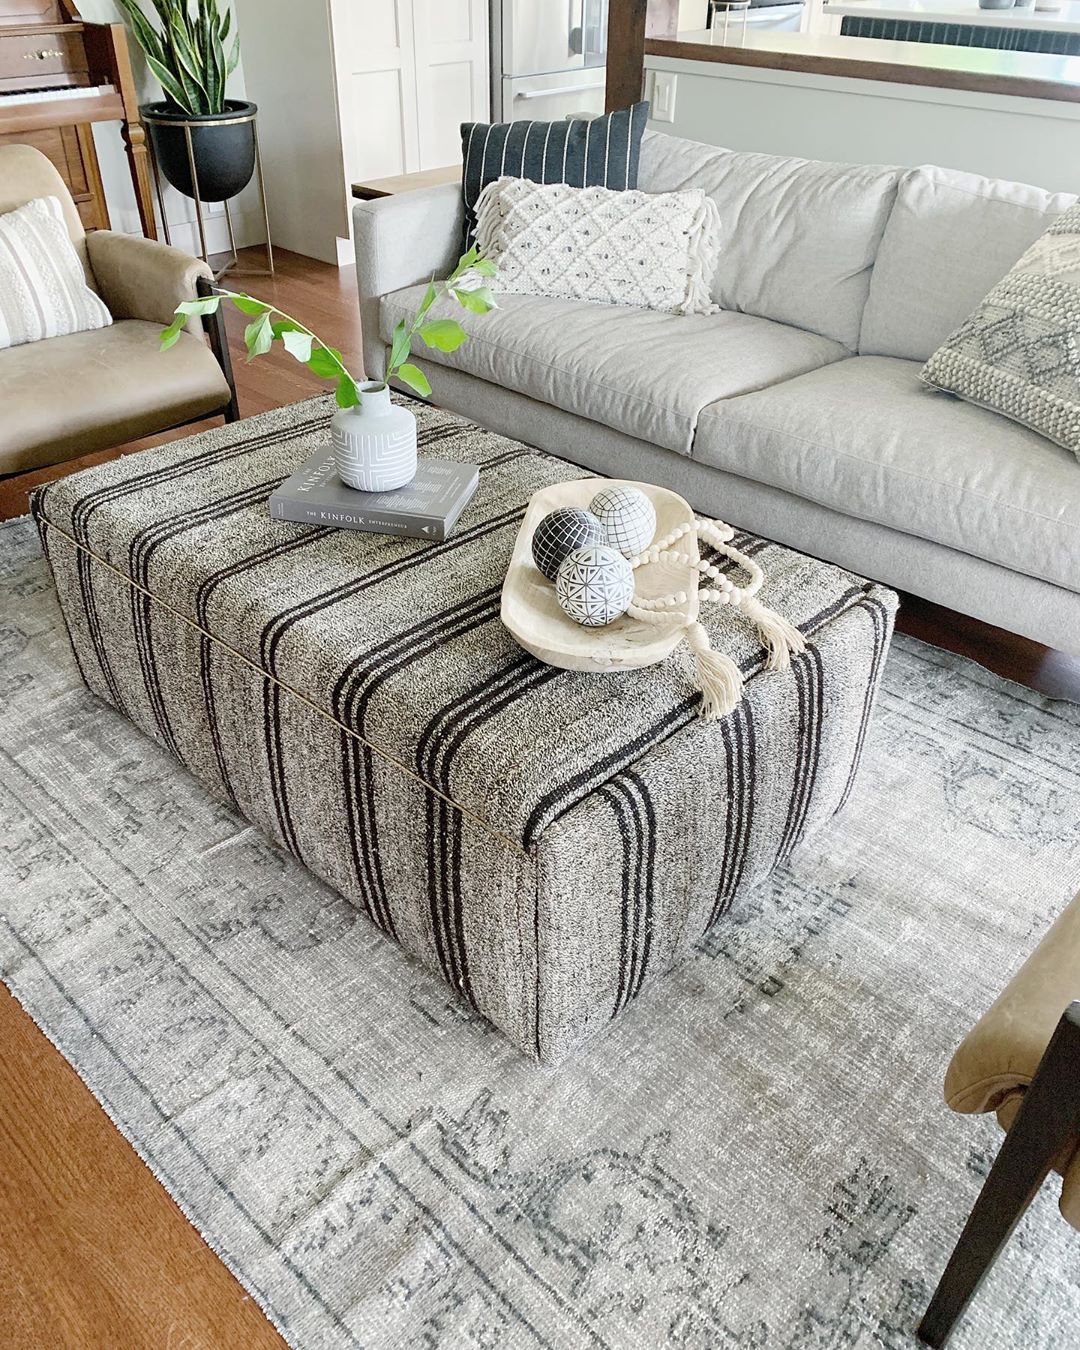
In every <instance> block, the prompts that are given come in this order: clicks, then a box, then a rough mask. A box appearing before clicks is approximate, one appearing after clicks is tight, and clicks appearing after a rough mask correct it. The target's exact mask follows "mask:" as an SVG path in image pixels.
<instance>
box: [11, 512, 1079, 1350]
mask: <svg viewBox="0 0 1080 1350" xmlns="http://www.w3.org/2000/svg"><path fill="white" fill-rule="evenodd" d="M0 794H2V796H3V808H2V811H3V816H2V818H3V823H4V829H3V835H2V837H0V969H2V972H3V977H4V979H5V981H6V983H7V984H8V985H9V986H10V988H11V989H12V990H13V991H14V993H15V995H16V996H17V997H18V998H19V1000H20V1001H21V1002H22V1003H23V1005H24V1006H25V1007H26V1008H27V1010H28V1011H29V1012H30V1014H31V1015H32V1016H33V1017H34V1019H35V1021H36V1022H37V1023H38V1024H39V1025H40V1026H41V1027H42V1028H43V1029H44V1030H45V1032H46V1033H47V1034H48V1036H49V1037H50V1038H51V1039H52V1040H53V1042H54V1043H55V1044H56V1045H57V1046H58V1047H59V1049H60V1050H61V1051H62V1053H63V1054H64V1055H65V1056H66V1057H67V1058H68V1059H69V1060H70V1061H71V1063H72V1064H73V1065H74V1066H75V1067H76V1069H77V1070H78V1072H79V1073H80V1074H81V1076H82V1077H83V1079H84V1080H85V1081H86V1082H87V1084H88V1085H89V1086H90V1088H91V1089H92V1091H93V1092H94V1094H95V1095H96V1096H97V1097H98V1099H99V1100H100V1101H101V1102H102V1103H103V1105H104V1106H105V1108H106V1110H107V1111H108V1112H109V1114H110V1116H111V1117H112V1119H113V1120H114V1121H115V1122H116V1124H117V1125H118V1126H119V1128H120V1129H121V1130H122V1131H123V1133H124V1134H125V1136H126V1137H127V1138H128V1139H129V1140H131V1142H132V1143H133V1145H134V1146H135V1148H136V1149H137V1150H138V1151H139V1153H140V1155H141V1156H142V1157H143V1158H144V1159H145V1160H146V1162H147V1163H148V1165H149V1166H150V1167H151V1168H152V1169H153V1171H154V1172H155V1173H156V1175H157V1176H158V1177H160V1178H161V1180H162V1181H163V1182H164V1184H165V1185H166V1187H167V1188H168V1189H169V1191H170V1193H171V1194H172V1195H173V1196H174V1197H175V1198H176V1200H177V1201H178V1203H179V1204H180V1206H181V1207H182V1208H183V1210H184V1212H185V1213H186V1214H187V1215H188V1216H189V1217H190V1219H191V1221H192V1222H193V1223H194V1224H195V1225H196V1227H197V1228H198V1229H199V1231H200V1232H201V1233H203V1234H204V1235H205V1237H206V1239H207V1241H208V1242H209V1243H210V1245H211V1246H212V1247H213V1248H214V1250H215V1251H217V1252H219V1253H220V1254H221V1256H222V1257H223V1258H224V1260H225V1261H226V1262H227V1264H228V1265H229V1266H230V1267H231V1268H232V1269H233V1270H234V1271H235V1272H236V1273H237V1274H238V1276H239V1277H240V1279H241V1280H242V1281H243V1283H244V1284H245V1285H246V1287H247V1288H248V1289H249V1290H250V1291H251V1293H252V1294H253V1295H254V1296H255V1297H256V1298H257V1299H258V1301H259V1303H260V1304H261V1305H262V1307H263V1308H264V1309H265V1310H266V1312H267V1314H268V1316H269V1317H270V1318H271V1319H272V1320H273V1322H274V1323H275V1324H276V1325H277V1326H278V1327H279V1328H280V1329H281V1331H282V1333H283V1334H284V1335H285V1337H286V1338H287V1339H288V1340H289V1341H290V1342H291V1343H292V1344H293V1345H296V1346H303V1347H322V1346H325V1347H335V1348H336V1347H343V1346H354V1345H355V1346H360V1345H362V1346H369V1347H375V1348H377V1350H382V1348H384V1347H393V1348H394V1350H398V1347H459V1346H460V1347H470V1348H475V1350H496V1347H534V1346H541V1347H549V1350H563V1348H564V1347H578V1346H581V1347H591V1348H592V1350H603V1348H604V1347H612V1348H613V1350H614V1348H615V1347H620V1348H621V1347H635V1348H636V1347H645V1348H647V1347H654V1346H655V1347H659V1346H668V1345H675V1346H683V1347H693V1348H694V1350H713V1348H714V1347H745V1348H746V1350H751V1348H753V1350H758V1348H759V1347H780V1348H784V1350H786V1348H789V1347H791V1348H794V1347H821V1348H824V1347H833V1346H836V1347H841V1346H843V1347H846V1346H865V1347H879V1348H880V1347H885V1348H886V1350H892V1348H893V1347H909V1346H912V1345H914V1340H913V1335H912V1333H913V1329H914V1326H915V1324H916V1322H917V1320H918V1317H919V1315H920V1313H921V1310H922V1308H923V1307H924V1305H925V1303H926V1300H927V1298H928V1296H929V1293H930V1291H931V1288H932V1286H933V1283H934V1281H935V1280H936V1277H937V1275H938V1273H939V1271H940V1269H941V1266H942V1264H943V1262H944V1260H945V1258H946V1255H947V1253H948V1250H949V1248H950V1246H951V1243H952V1241H953V1240H954V1239H955V1237H956V1235H957V1233H958V1232H959V1229H960V1226H961V1223H962V1220H963V1217H964V1215H965V1213H966V1211H967V1209H968V1208H969V1206H970V1204H971V1202H972V1200H973V1198H974V1196H975V1194H976V1192H977V1190H978V1187H979V1184H980V1182H981V1179H982V1177H983V1175H984V1174H985V1172H986V1169H987V1167H988V1165H989V1162H990V1160H991V1158H992V1156H993V1152H994V1150H995V1148H996V1146H997V1143H998V1134H997V1131H996V1126H995V1125H994V1124H993V1123H992V1122H991V1121H988V1120H981V1119H980V1120H974V1119H960V1118H957V1117H954V1116H952V1115H951V1114H950V1113H949V1112H948V1111H947V1110H946V1109H945V1107H944V1106H943V1104H942V1101H941V1081H942V1075H943V1073H944V1070H945V1066H946V1064H947V1062H948V1058H949V1055H950V1053H951V1051H952V1049H953V1048H954V1045H955V1043H956V1041H957V1039H958V1038H959V1037H960V1036H961V1035H962V1034H963V1032H964V1031H965V1030H966V1029H967V1027H968V1026H969V1025H970V1024H971V1022H972V1020H973V1019H974V1018H975V1017H976V1016H977V1015H978V1013H979V1012H981V1011H982V1009H983V1008H984V1007H985V1006H986V1005H987V1004H988V1003H989V1001H990V1000H991V998H992V997H993V995H994V994H995V993H996V991H997V990H998V989H999V988H1000V986H1001V985H1002V983H1003V982H1004V981H1005V980H1006V979H1007V978H1008V975H1009V973H1010V972H1011V970H1012V969H1014V968H1015V966H1016V965H1018V964H1019V962H1020V960H1021V959H1022V957H1023V955H1024V954H1026V953H1027V952H1028V951H1029V950H1030V949H1031V947H1032V946H1033V945H1034V944H1035V942H1036V941H1037V940H1038V938H1039V936H1040V935H1041V934H1042V932H1043V931H1044V930H1045V929H1046V927H1047V926H1048V925H1049V923H1050V922H1051V920H1052V919H1053V917H1054V916H1055V914H1056V913H1057V912H1058V911H1059V910H1060V909H1061V908H1062V906H1063V905H1064V904H1065V903H1066V901H1067V900H1068V899H1069V898H1070V897H1071V895H1072V894H1073V892H1074V891H1075V890H1076V889H1077V888H1078V887H1080V836H1078V831H1077V821H1078V819H1080V708H1076V707H1074V706H1071V705H1068V704H1061V703H1054V702H1052V701H1049V700H1046V699H1043V698H1041V697H1039V696H1038V695H1035V694H1031V693H1029V692H1027V691H1025V690H1023V689H1020V688H1017V687H1016V686H1013V685H1009V684H1006V683H1005V682H1003V681H1001V680H998V679H996V678H995V677H993V676H991V675H989V674H987V673H986V672H985V671H983V670H982V669H980V668H979V667H977V666H975V665H972V664H970V663H968V662H965V661H963V660H960V659H958V658H954V657H952V656H949V655H946V654H944V653H942V652H940V651H937V650H935V649H932V648H928V647H925V646H922V645H920V644H918V643H916V642H913V641H910V640H907V639H903V638H901V639H898V640H897V642H896V644H895V647H894V650H893V653H892V656H891V658H890V660H889V663H888V667H887V671H886V676H885V689H884V692H883V696H882V700H881V704H880V709H879V712H878V715H877V720H876V723H875V725H874V727H873V730H872V735H871V739H870V744H869V747H868V751H867V757H866V761H865V765H864V769H863V772H862V776H861V778H860V781H859V784H858V786H857V788H856V792H855V794H854V796H853V798H852V801H851V803H850V805H849V807H848V809H847V811H846V812H845V813H844V814H843V815H842V816H841V817H840V818H838V819H837V820H836V821H835V822H834V824H833V825H832V826H831V827H830V828H828V829H826V830H825V831H824V832H823V833H821V834H819V835H818V836H816V837H815V838H814V839H813V840H812V841H811V842H810V843H808V844H807V845H804V846H803V847H802V848H801V849H800V850H799V851H797V853H796V855H795V856H794V858H793V859H792V862H791V864H790V865H789V866H788V867H787V868H786V869H785V870H784V871H782V872H781V873H779V874H778V875H777V876H776V877H774V878H773V880H772V881H771V882H770V883H768V884H767V885H766V886H765V887H764V888H762V889H761V890H759V891H758V892H757V893H756V894H755V895H754V896H753V898H752V899H751V900H750V901H749V902H747V903H744V905H743V906H742V908H741V910H739V911H738V912H737V913H734V914H732V915H730V916H729V917H728V918H727V919H726V920H724V921H723V922H722V923H721V924H720V925H718V926H717V928H716V929H715V930H714V931H713V932H712V933H711V934H710V935H709V936H708V937H707V938H706V939H705V940H704V941H703V942H702V943H701V944H700V946H699V949H698V951H697V954H696V955H695V957H694V959H692V960H691V961H689V962H688V963H687V964H686V965H684V966H683V967H682V968H681V969H680V970H679V971H677V972H676V973H675V974H673V975H672V976H671V977H670V978H668V979H667V980H665V981H661V982H660V983H659V985H658V986H656V987H655V988H654V989H653V990H652V991H651V992H648V993H646V994H645V995H644V996H643V997H642V998H641V999H640V1000H639V1001H638V1003H637V1004H636V1005H635V1006H634V1007H633V1008H632V1009H630V1010H629V1011H628V1012H627V1013H626V1014H624V1016H623V1018H622V1020H621V1021H620V1022H618V1023H616V1024H615V1025H614V1026H613V1027H612V1029H611V1031H610V1033H609V1034H608V1035H607V1036H606V1037H602V1038H600V1039H599V1040H597V1041H595V1042H593V1043H591V1044H590V1045H589V1046H588V1047H587V1048H586V1050H585V1051H584V1052H583V1053H581V1054H580V1055H578V1057H577V1058H575V1059H573V1060H571V1061H570V1062H569V1063H567V1064H566V1065H564V1066H563V1067H562V1068H560V1069H558V1070H555V1071H551V1070H545V1069H543V1068H540V1067H538V1066H536V1065H535V1064H532V1063H530V1062H528V1061H526V1060H525V1059H523V1058H522V1057H521V1056H520V1055H518V1054H517V1052H516V1051H514V1050H513V1049H512V1048H511V1047H510V1045H509V1044H508V1043H507V1042H506V1041H505V1040H504V1039H503V1038H502V1037H501V1036H500V1035H498V1034H497V1033H496V1032H494V1031H492V1030H491V1029H490V1028H489V1027H488V1026H487V1025H485V1024H484V1023H482V1022H480V1021H479V1020H478V1019H476V1018H475V1017H473V1016H471V1015H470V1014H469V1013H468V1012H467V1011H465V1010H464V1009H463V1007H462V1006H460V1005H459V1004H457V1003H456V1002H454V1001H453V999H452V998H451V997H450V996H449V994H448V991H447V990H446V989H445V987H444V986H442V985H441V984H440V983H439V982H438V981H436V980H435V979H433V978H432V977H429V976H428V975H427V974H425V973H424V972H423V971H421V970H420V969H419V968H418V967H417V966H415V965H413V964H412V963H410V961H409V960H408V958H407V957H405V956H404V955H403V953H402V952H401V951H400V950H399V949H398V948H397V947H396V946H394V945H393V944H391V943H390V942H389V941H387V940H386V939H384V938H383V937H382V936H381V935H380V934H379V933H378V932H377V931H376V930H375V929H374V928H373V927H372V926H371V925H370V924H369V923H367V921H366V920H364V919H363V918H362V917H361V916H360V915H359V914H358V913H357V912H356V911H355V910H354V909H352V908H351V907H350V906H349V905H348V904H347V903H346V902H345V901H344V900H342V899H340V898H339V897H338V896H336V895H335V894H334V893H333V892H331V891H329V890H328V889H327V888H326V887H324V886H322V885H321V884H319V883H318V882H316V881H315V880H314V879H313V878H312V877H310V876H309V875H308V874H307V873H306V872H305V871H304V870H303V869H302V868H300V867H299V866H298V865H296V864H295V863H293V862H292V861H290V860H289V859H288V858H286V857H283V856H282V855H281V854H279V853H278V852H277V851H275V850H274V849H273V848H271V847H270V846H269V845H268V844H267V843H266V842H264V840H263V839H262V838H261V837H260V836H258V835H257V834H256V833H255V832H254V831H253V830H252V829H250V828H248V827H246V826H245V824H244V822H243V821H242V820H240V819H238V818H237V817H236V816H234V815H232V814H230V813H229V811H228V810H226V809H225V808H224V807H222V806H221V805H219V804H218V803H217V802H215V801H213V800H212V799H211V798H210V797H208V796H207V795H206V794H205V793H204V792H203V791H202V790H201V789H200V788H198V787H197V786H196V785H195V783H194V782H193V781H192V780H191V779H190V778H189V777H188V776H187V775H186V773H185V772H184V771H183V770H181V769H179V768H178V767H177V766H176V765H175V764H174V763H173V762H172V761H171V760H170V759H169V758H168V757H167V755H166V754H165V752H164V751H162V750H160V749H159V748H158V747H157V746H156V745H154V744H152V743H151V742H149V741H147V740H145V739H144V738H143V737H141V736H140V735H139V734H138V733H137V732H136V731H134V730H133V729H132V728H131V727H130V726H129V725H128V724H127V723H126V722H125V721H124V720H123V719H122V718H120V717H119V716H117V715H116V714H114V713H113V712H111V711H110V710H109V709H107V708H105V707H103V706H102V705H101V704H100V703H98V702H97V701H96V700H94V699H93V698H92V697H91V696H90V695H89V694H87V693H86V692H85V691H84V690H83V688H82V686H81V684H80V683H79V681H78V678H77V675H76V672H75V669H74V665H73V662H72V659H71V656H70V653H69V650H68V647H67V642H66V638H65V636H64V633H63V627H62V623H61V620H60V616H59V613H58V610H57V608H56V604H55V601H54V597H53V594H52V590H51V585H50V582H49V579H48V576H47V572H46V569H45V567H44V564H43V562H42V560H41V556H40V553H39V550H38V546H37V542H36V538H35V536H34V533H33V530H32V528H31V526H30V524H29V522H27V521H17V522H13V523H11V524H8V525H6V526H3V527H0ZM1078 1342H1080V1239H1078V1238H1077V1237H1076V1235H1075V1234H1073V1233H1072V1230H1071V1229H1069V1228H1068V1227H1067V1225H1066V1224H1065V1223H1064V1222H1063V1221H1062V1220H1060V1219H1059V1218H1058V1217H1057V1212H1056V1208H1055V1196H1054V1194H1053V1191H1052V1188H1051V1187H1047V1188H1046V1189H1045V1190H1044V1192H1043V1194H1042V1195H1041V1196H1040V1197H1039V1199H1038V1201H1037V1203H1036V1205H1035V1206H1034V1208H1033V1210H1032V1212H1031V1214H1030V1215H1029V1216H1028V1218H1027V1220H1026V1221H1025V1223H1024V1225H1023V1226H1022V1228H1021V1230H1020V1231H1019V1233H1018V1234H1017V1236H1016V1238H1015V1239H1014V1241H1013V1243H1012V1244H1011V1246H1010V1248H1009V1249H1008V1251H1007V1252H1006V1254H1005V1256H1004V1258H1003V1259H1002V1261H1001V1262H1000V1264H999V1266H998V1268H997V1269H996V1271H995V1272H994V1274H993V1276H992V1277H991V1280H990V1281H989V1283H988V1284H987V1286H986V1287H985V1289H984V1291H983V1293H982V1295H981V1297H980V1298H979V1300H978V1301H977V1303H976V1305H975V1307H974V1309H973V1311H972V1313H971V1314H970V1316H969V1318H968V1320H967V1322H966V1323H965V1324H964V1326H963V1328H962V1330H961V1332H960V1334H959V1335H958V1336H957V1338H956V1341H955V1345H956V1346H957V1347H958V1350H975V1348H976V1347H978V1348H979V1350H983V1348H984V1347H1011V1346H1016V1347H1020V1346H1025V1347H1072V1346H1075V1345H1077V1344H1078Z"/></svg>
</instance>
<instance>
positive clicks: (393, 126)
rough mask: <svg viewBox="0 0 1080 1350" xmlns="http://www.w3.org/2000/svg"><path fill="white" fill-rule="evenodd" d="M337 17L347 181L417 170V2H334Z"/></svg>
mask: <svg viewBox="0 0 1080 1350" xmlns="http://www.w3.org/2000/svg"><path fill="white" fill-rule="evenodd" d="M332 12H333V20H334V21H333V34H334V64H335V67H336V74H337V83H338V116H339V118H340V121H341V142H342V150H343V152H344V156H345V176H346V179H347V180H348V181H349V182H351V183H355V182H357V181H359V180H361V179H365V178H389V177H392V176H393V175H395V174H399V173H415V171H416V170H417V169H420V168H423V167H424V166H423V165H422V164H421V163H420V140H419V135H418V131H417V125H416V56H415V50H414V39H413V33H414V29H413V0H363V3H362V4H357V3H356V0H333V9H332Z"/></svg>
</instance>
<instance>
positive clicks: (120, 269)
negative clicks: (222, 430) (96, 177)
mask: <svg viewBox="0 0 1080 1350" xmlns="http://www.w3.org/2000/svg"><path fill="white" fill-rule="evenodd" d="M36 197H58V198H59V199H60V202H61V205H62V206H63V208H64V218H65V221H66V222H67V227H68V234H69V235H70V237H71V241H72V243H73V244H74V245H75V249H76V251H77V252H78V254H79V257H80V258H81V259H82V263H83V267H84V269H85V271H86V278H87V281H88V283H89V284H90V285H91V286H92V287H93V288H94V290H96V291H97V293H98V294H99V295H100V296H101V298H102V299H103V300H104V301H105V303H106V305H108V307H109V311H110V313H111V314H112V316H113V321H114V322H113V324H112V325H111V327H109V328H101V329H97V330H95V331H93V332H89V333H72V334H71V335H69V336H68V337H59V338H48V339H46V340H45V341H42V342H31V343H27V344H25V345H24V346H20V347H9V348H5V349H3V350H0V474H9V473H20V472H22V471H24V470H27V469H35V468H39V467H40V466H42V465H45V464H56V463H59V462H60V461H62V460H65V459H72V458H74V457H75V456H77V455H85V454H89V453H90V452H91V451H94V450H104V449H107V448H109V447H111V446H114V445H121V444H123V443H124V442H125V441H131V440H136V439H138V438H139V437H140V436H148V435H151V434H152V433H154V432H157V431H164V430H165V429H166V428H168V427H173V426H179V425H181V424H183V423H184V422H191V421H194V420H196V419H197V418H202V417H209V416H214V415H216V414H222V415H224V416H225V418H226V419H227V420H229V421H233V420H235V419H236V418H237V417H238V416H239V413H238V411H237V405H236V394H235V390H234V387H233V381H232V367H231V365H230V363H229V349H228V344H227V342H226V340H225V334H224V326H223V325H222V323H221V319H220V315H216V316H211V318H210V319H209V320H208V321H207V326H206V328H205V329H204V327H203V321H202V320H199V319H193V320H192V321H191V322H190V323H189V324H188V330H187V332H185V333H182V334H181V336H180V341H179V342H178V343H177V344H176V346H175V347H174V348H173V349H172V350H171V351H168V352H161V351H159V349H158V334H159V333H160V332H161V329H162V327H164V326H165V325H166V324H168V323H169V322H170V321H171V319H172V315H173V312H174V310H175V309H176V306H177V305H178V304H179V303H180V302H181V301H182V300H192V299H194V298H195V296H196V294H197V293H198V292H199V290H200V289H202V290H205V288H206V287H207V286H208V284H209V282H210V281H211V280H212V277H211V272H210V269H209V268H208V267H207V266H206V264H205V263H204V262H202V261H201V260H199V259H197V258H192V257H189V256H188V255H187V254H186V253H183V252H181V251H180V249H176V248H170V247H168V245H166V244H159V243H155V242H154V241H152V240H149V239H141V238H135V237H132V236H130V235H125V234H115V233H113V232H112V231H110V230H98V231H96V232H94V233H92V234H89V235H88V234H86V232H85V231H84V230H83V227H82V222H81V221H80V219H79V213H78V211H77V210H76V208H75V203H74V202H73V201H72V199H71V195H70V194H69V192H68V190H67V187H66V185H65V183H64V181H63V179H62V178H61V177H60V175H59V173H57V171H56V169H55V168H54V167H53V165H52V163H51V162H50V161H49V160H48V159H47V158H46V157H45V156H44V155H43V154H41V153H40V151H38V150H35V149H33V148H32V147H31V146H28V145H7V146H0V212H5V211H12V210H14V209H15V208H16V207H18V206H22V205H23V204H24V203H25V202H28V201H32V200H33V199H34V198H36ZM207 339H209V341H210V345H209V346H208V345H207Z"/></svg>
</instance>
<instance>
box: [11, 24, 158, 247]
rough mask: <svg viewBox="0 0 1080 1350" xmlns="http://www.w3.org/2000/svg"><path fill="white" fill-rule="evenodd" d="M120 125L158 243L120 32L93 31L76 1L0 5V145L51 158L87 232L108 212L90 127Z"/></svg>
mask: <svg viewBox="0 0 1080 1350" xmlns="http://www.w3.org/2000/svg"><path fill="white" fill-rule="evenodd" d="M95 122H117V123H119V128H120V133H121V136H122V139H123V144H124V148H125V151H126V153H127V158H128V165H129V169H130V171H131V180H132V185H133V187H134V189H135V200H136V203H137V205H138V209H139V219H140V221H141V223H142V227H143V233H144V234H145V235H146V236H147V237H148V238H150V239H156V238H157V226H156V223H155V219H154V206H153V191H152V186H151V177H150V161H149V151H148V149H147V145H146V135H145V132H144V130H143V127H142V124H141V122H140V120H139V107H138V97H137V94H136V91H135V80H134V77H133V75H132V71H131V59H130V55H129V53H128V47H127V34H126V32H125V30H124V26H123V24H119V23H115V24H108V23H88V22H86V21H84V20H83V19H82V17H81V15H80V14H79V12H78V9H77V8H76V0H0V144H2V143H4V142H12V141H17V142H21V143H23V144H27V145H33V146H35V147H36V148H37V149H38V150H41V151H42V152H43V153H44V154H46V155H47V156H48V157H49V158H50V159H51V160H52V161H53V163H54V164H55V165H56V167H57V169H58V170H59V171H60V175H61V177H62V178H63V179H64V181H65V182H66V183H67V185H68V188H69V189H70V191H71V195H72V197H73V198H74V199H75V204H76V206H77V207H78V208H79V214H80V216H81V217H82V221H83V224H84V225H85V227H86V228H87V229H88V230H91V229H108V228H109V212H108V207H107V205H106V202H105V191H104V188H103V186H102V182H101V173H100V170H99V168H98V161H97V153H96V150H95V147H94V139H93V134H92V132H91V126H92V124H93V123H95Z"/></svg>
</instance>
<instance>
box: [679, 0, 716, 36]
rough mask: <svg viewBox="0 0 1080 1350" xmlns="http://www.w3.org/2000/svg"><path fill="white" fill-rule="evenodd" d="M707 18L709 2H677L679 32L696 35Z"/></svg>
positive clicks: (703, 0)
mask: <svg viewBox="0 0 1080 1350" xmlns="http://www.w3.org/2000/svg"><path fill="white" fill-rule="evenodd" d="M708 17H709V0H679V32H680V33H696V32H698V31H699V30H700V29H702V28H704V27H705V24H706V21H707V20H708Z"/></svg>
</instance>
